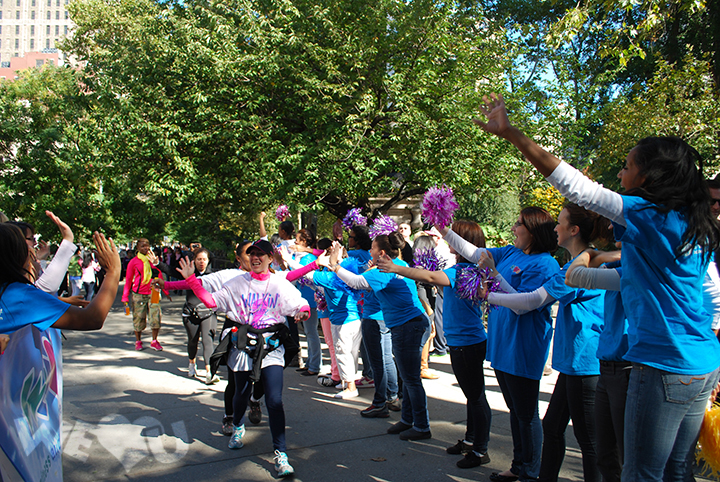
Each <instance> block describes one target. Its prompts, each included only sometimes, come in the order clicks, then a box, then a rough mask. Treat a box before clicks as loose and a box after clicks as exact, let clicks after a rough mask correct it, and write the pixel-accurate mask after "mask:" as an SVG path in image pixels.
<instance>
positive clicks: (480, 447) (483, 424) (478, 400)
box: [449, 341, 492, 454]
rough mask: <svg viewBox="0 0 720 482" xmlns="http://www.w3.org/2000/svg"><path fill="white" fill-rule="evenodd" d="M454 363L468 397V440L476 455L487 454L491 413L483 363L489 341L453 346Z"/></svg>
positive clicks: (451, 357)
mask: <svg viewBox="0 0 720 482" xmlns="http://www.w3.org/2000/svg"><path fill="white" fill-rule="evenodd" d="M449 348H450V363H451V364H452V369H453V372H454V373H455V378H456V379H457V381H458V385H460V388H461V389H462V391H463V393H464V394H465V398H467V430H466V431H465V440H467V441H468V442H472V444H473V450H474V451H475V452H478V453H481V454H485V453H487V448H488V441H489V440H490V423H491V421H492V411H491V410H490V405H489V404H488V401H487V398H486V397H485V375H484V370H483V362H484V361H485V352H486V350H487V341H484V342H482V343H477V344H475V345H469V346H457V347H454V346H451V347H449Z"/></svg>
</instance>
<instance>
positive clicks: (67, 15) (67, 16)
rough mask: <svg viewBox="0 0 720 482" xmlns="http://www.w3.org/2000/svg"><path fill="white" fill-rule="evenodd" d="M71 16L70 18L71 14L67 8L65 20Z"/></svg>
mask: <svg viewBox="0 0 720 482" xmlns="http://www.w3.org/2000/svg"><path fill="white" fill-rule="evenodd" d="M69 18H70V14H69V13H68V11H67V10H65V20H67V19H69Z"/></svg>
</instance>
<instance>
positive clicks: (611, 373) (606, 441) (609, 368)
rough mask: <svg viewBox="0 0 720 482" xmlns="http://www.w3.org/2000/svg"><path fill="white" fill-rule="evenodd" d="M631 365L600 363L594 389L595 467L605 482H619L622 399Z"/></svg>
mask: <svg viewBox="0 0 720 482" xmlns="http://www.w3.org/2000/svg"><path fill="white" fill-rule="evenodd" d="M631 368H632V365H631V364H630V363H628V362H612V361H603V360H600V379H599V380H598V383H597V389H596V390H595V440H596V447H595V448H596V450H597V460H598V468H599V469H600V473H601V474H602V476H603V479H604V480H605V481H606V482H620V474H621V472H622V464H623V450H625V446H624V444H623V434H624V433H625V399H626V398H627V387H628V382H629V380H630V371H631Z"/></svg>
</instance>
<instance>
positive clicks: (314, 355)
mask: <svg viewBox="0 0 720 482" xmlns="http://www.w3.org/2000/svg"><path fill="white" fill-rule="evenodd" d="M303 327H304V328H305V339H306V340H307V344H308V348H307V363H305V368H307V369H308V371H311V372H315V373H320V360H321V359H322V348H321V347H320V335H319V334H318V318H317V310H316V309H315V308H311V309H310V318H308V319H307V320H305V321H303Z"/></svg>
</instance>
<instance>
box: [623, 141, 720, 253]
mask: <svg viewBox="0 0 720 482" xmlns="http://www.w3.org/2000/svg"><path fill="white" fill-rule="evenodd" d="M629 156H633V160H634V162H635V164H636V165H637V166H638V170H639V172H638V175H639V176H642V177H644V178H645V179H644V181H643V183H642V185H641V186H640V187H638V188H635V189H631V190H630V191H628V192H627V194H628V195H630V196H639V197H641V198H643V199H645V200H647V201H650V202H651V203H653V204H655V206H656V209H657V210H658V211H660V212H662V213H667V212H669V211H679V212H680V213H681V214H684V215H685V216H686V219H687V223H688V227H687V229H686V230H685V233H683V237H682V242H681V243H680V246H678V247H677V251H676V253H675V254H676V256H680V255H682V254H683V253H686V252H689V251H692V249H693V248H694V247H695V246H700V247H701V248H703V249H704V256H705V258H706V259H709V258H710V256H711V255H712V253H713V252H714V251H716V250H717V249H718V248H720V225H719V224H718V222H717V219H715V218H714V217H713V215H712V212H711V210H710V200H711V197H710V191H709V190H708V188H707V184H706V183H705V180H704V179H703V174H702V170H703V160H702V157H701V156H700V154H699V153H698V151H696V150H695V149H693V148H692V147H691V146H690V145H689V144H688V143H687V142H685V141H684V140H682V139H680V138H678V137H646V138H644V139H642V140H640V142H638V143H637V145H636V146H635V147H634V148H633V149H632V151H630V154H629Z"/></svg>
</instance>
